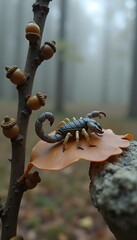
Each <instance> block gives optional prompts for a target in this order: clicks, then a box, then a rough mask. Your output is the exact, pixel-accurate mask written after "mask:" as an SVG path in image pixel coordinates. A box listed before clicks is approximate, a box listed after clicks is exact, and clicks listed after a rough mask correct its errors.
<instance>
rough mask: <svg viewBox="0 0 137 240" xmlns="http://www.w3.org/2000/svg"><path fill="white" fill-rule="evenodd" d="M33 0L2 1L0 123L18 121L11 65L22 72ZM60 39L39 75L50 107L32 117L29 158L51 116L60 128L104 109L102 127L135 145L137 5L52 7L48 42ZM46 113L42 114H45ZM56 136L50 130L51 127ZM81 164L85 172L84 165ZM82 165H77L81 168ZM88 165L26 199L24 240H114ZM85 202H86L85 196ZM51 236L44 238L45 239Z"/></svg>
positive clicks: (90, 2)
mask: <svg viewBox="0 0 137 240" xmlns="http://www.w3.org/2000/svg"><path fill="white" fill-rule="evenodd" d="M33 3H34V0H0V81H1V84H0V111H1V114H0V120H1V121H2V120H3V118H4V116H5V115H9V116H11V117H16V111H17V99H18V95H17V91H16V87H15V86H14V85H13V84H11V82H10V81H9V79H7V78H6V76H5V75H6V72H5V66H12V65H18V66H19V68H21V69H24V65H25V60H26V55H27V49H28V41H27V40H26V38H25V27H26V25H27V24H28V22H29V21H32V19H33V13H32V11H31V5H32V4H33ZM50 40H55V41H56V45H57V53H56V54H55V55H54V57H53V58H52V59H51V60H50V61H45V62H44V63H42V65H41V66H40V67H39V68H38V71H37V74H36V78H35V83H34V88H33V93H34V94H35V93H36V92H43V93H46V94H47V95H48V98H47V105H46V107H44V108H42V109H40V110H39V111H35V112H33V114H32V116H31V124H30V126H29V129H28V142H27V143H28V144H27V149H26V159H27V162H28V161H29V157H30V153H31V150H32V147H33V146H34V144H35V143H36V142H37V141H38V137H37V136H36V135H35V133H34V121H35V120H36V118H37V116H38V115H39V114H40V112H43V111H52V112H53V113H55V119H56V122H58V121H61V120H62V119H63V118H64V117H70V118H71V117H73V116H76V117H80V116H84V115H85V114H86V113H87V112H90V111H92V110H102V111H104V112H106V113H107V118H106V119H103V120H101V125H102V126H103V127H104V128H112V129H113V130H114V132H116V133H118V134H125V133H127V132H130V133H132V134H134V137H135V139H137V124H136V120H137V66H136V64H137V0H84V1H82V0H52V1H51V2H50V12H49V15H48V18H47V21H46V25H45V30H44V35H43V39H42V42H43V43H44V42H45V41H50ZM43 109H44V110H43ZM47 131H50V128H47ZM0 142H1V146H0V148H1V151H0V160H1V161H0V176H1V181H0V199H2V201H4V199H5V197H6V194H7V187H8V181H9V172H10V162H9V161H5V160H7V159H10V158H11V146H10V141H7V139H6V138H5V137H4V136H3V135H2V134H0ZM79 164H80V165H79ZM78 165H79V166H78ZM88 168H89V164H87V163H85V162H82V161H81V163H77V164H75V165H72V166H70V167H69V168H67V169H65V170H63V171H61V172H52V173H51V172H46V173H45V172H42V171H41V172H40V175H41V177H42V183H40V185H38V187H37V188H36V189H34V190H33V191H31V192H27V193H25V197H24V198H23V201H22V206H21V211H20V217H19V233H20V234H23V235H24V237H25V240H36V239H40V240H45V239H46V240H100V239H102V240H114V239H115V238H114V237H113V236H112V234H111V233H110V231H109V230H108V228H107V227H106V225H105V223H104V221H103V219H102V218H101V216H100V215H99V214H98V213H97V211H96V209H95V208H94V207H92V205H91V200H90V196H89V192H88V191H89V190H88V189H89V177H88ZM83 196H84V197H83ZM45 236H46V237H45Z"/></svg>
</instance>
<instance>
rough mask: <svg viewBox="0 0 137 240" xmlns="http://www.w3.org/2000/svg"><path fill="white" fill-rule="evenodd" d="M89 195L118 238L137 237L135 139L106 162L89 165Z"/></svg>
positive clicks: (128, 238)
mask: <svg viewBox="0 0 137 240" xmlns="http://www.w3.org/2000/svg"><path fill="white" fill-rule="evenodd" d="M89 174H90V178H91V184H90V194H91V199H92V203H93V204H94V206H95V207H96V208H97V209H98V210H99V212H100V213H101V214H102V216H103V217H104V219H105V221H106V223H107V224H108V226H109V228H110V230H111V231H112V232H113V234H114V235H115V237H116V239H117V240H125V239H126V240H136V239H137V142H136V141H132V142H131V143H130V146H129V148H128V150H126V151H124V153H123V154H122V155H120V156H118V157H111V158H110V159H108V161H107V162H106V163H102V164H101V163H98V164H91V166H90V171H89Z"/></svg>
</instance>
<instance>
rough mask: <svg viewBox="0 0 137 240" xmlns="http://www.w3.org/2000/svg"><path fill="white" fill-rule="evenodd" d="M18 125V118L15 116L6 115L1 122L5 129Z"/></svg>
mask: <svg viewBox="0 0 137 240" xmlns="http://www.w3.org/2000/svg"><path fill="white" fill-rule="evenodd" d="M15 125H16V120H15V119H14V118H10V117H9V116H6V117H5V118H4V120H3V121H2V123H1V127H2V128H3V129H9V128H12V127H14V126H15Z"/></svg>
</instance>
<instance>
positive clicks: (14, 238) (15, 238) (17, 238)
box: [9, 236, 24, 240]
mask: <svg viewBox="0 0 137 240" xmlns="http://www.w3.org/2000/svg"><path fill="white" fill-rule="evenodd" d="M23 239H24V238H23V237H22V236H15V237H12V238H10V239H9V240H23Z"/></svg>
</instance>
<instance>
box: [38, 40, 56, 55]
mask: <svg viewBox="0 0 137 240" xmlns="http://www.w3.org/2000/svg"><path fill="white" fill-rule="evenodd" d="M55 44H56V42H55V41H51V42H45V43H44V45H43V46H42V47H41V49H40V52H41V57H42V60H48V59H50V58H51V57H52V56H53V55H54V53H55V52H56V47H55Z"/></svg>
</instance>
